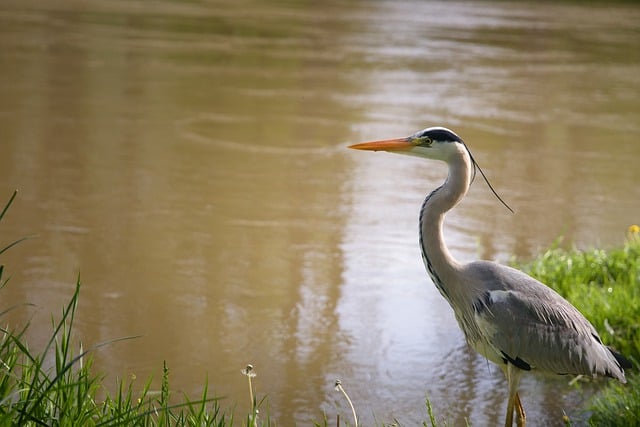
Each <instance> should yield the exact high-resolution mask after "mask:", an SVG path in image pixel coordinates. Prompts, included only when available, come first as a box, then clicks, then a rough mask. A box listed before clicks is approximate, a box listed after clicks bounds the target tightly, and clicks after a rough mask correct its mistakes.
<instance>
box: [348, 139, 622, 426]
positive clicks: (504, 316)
mask: <svg viewBox="0 0 640 427" xmlns="http://www.w3.org/2000/svg"><path fill="white" fill-rule="evenodd" d="M349 148H354V149H358V150H371V151H380V150H381V151H389V152H392V153H398V154H406V155H411V156H418V157H423V158H427V159H434V160H440V161H443V162H445V163H446V164H447V165H448V169H449V173H448V176H447V178H446V180H445V181H444V183H443V184H442V185H441V186H440V187H438V188H436V189H435V190H433V191H432V192H431V193H429V195H427V197H426V198H425V200H424V203H423V204H422V209H421V210H420V216H419V237H420V239H419V240H420V249H421V251H422V259H423V261H424V264H425V267H426V270H427V272H428V274H429V276H430V277H431V280H432V281H433V283H434V284H435V286H436V287H437V288H438V290H439V291H440V294H442V296H443V297H444V298H445V299H446V300H447V302H448V303H449V305H451V308H453V311H454V314H455V317H456V320H457V322H458V324H459V325H460V328H461V329H462V331H463V332H464V335H465V338H466V340H467V342H468V343H469V345H470V346H471V347H472V348H473V349H475V351H477V352H478V353H480V354H481V355H482V356H484V357H485V358H487V359H488V360H489V361H491V362H493V363H495V364H497V365H498V366H500V368H501V369H502V370H503V371H504V373H505V376H506V378H507V383H508V401H507V414H506V420H505V426H506V427H511V426H512V425H513V416H514V411H515V414H516V423H517V425H518V426H524V425H525V420H526V416H525V412H524V409H523V407H522V403H521V401H520V397H519V395H518V384H519V382H520V378H521V375H522V373H523V372H524V371H533V370H537V371H543V372H548V373H555V374H576V375H590V376H596V375H604V376H608V377H612V378H615V379H617V380H619V381H621V382H623V383H624V382H625V381H626V380H625V376H624V370H623V369H627V368H630V367H631V363H630V362H629V361H628V360H627V359H626V358H624V357H623V356H622V355H620V354H619V353H617V352H615V351H614V350H612V349H611V348H609V347H607V346H605V345H604V344H603V343H602V340H601V339H600V336H599V335H598V332H597V331H596V329H595V328H594V327H593V325H591V323H589V321H588V320H587V319H586V318H585V317H584V316H583V315H582V314H581V313H580V312H579V311H578V310H577V309H576V308H575V307H574V306H573V305H571V304H570V303H569V302H568V301H567V300H565V299H564V298H563V297H561V296H560V295H559V294H558V293H556V292H555V291H554V290H552V289H551V288H549V287H547V286H546V285H544V284H543V283H541V282H539V281H538V280H536V279H534V278H532V277H530V276H528V275H527V274H525V273H523V272H521V271H519V270H516V269H514V268H511V267H507V266H505V265H501V264H498V263H495V262H491V261H474V262H470V263H460V262H459V261H457V260H456V259H455V258H454V257H453V256H452V255H451V253H450V252H449V250H448V248H447V246H446V244H445V242H444V238H443V231H442V227H443V223H444V218H445V214H446V213H447V212H448V211H449V210H451V209H452V208H453V207H454V206H456V205H457V204H458V203H459V202H460V201H461V200H462V198H463V197H464V196H465V194H466V193H467V191H468V189H469V186H470V185H471V182H472V181H473V177H474V176H475V172H476V168H478V169H479V167H478V165H477V163H476V161H475V159H474V158H473V156H472V155H471V152H470V151H469V149H468V148H467V146H466V144H465V143H464V141H463V140H462V139H461V138H460V137H459V136H458V135H456V134H455V133H454V132H452V131H451V130H449V129H446V128H443V127H432V128H427V129H424V130H421V131H419V132H417V133H415V134H413V135H411V136H409V137H405V138H396V139H387V140H382V141H371V142H363V143H360V144H355V145H351V146H350V147H349ZM479 170H480V173H481V174H482V175H483V177H484V173H483V172H482V170H481V169H479ZM485 180H486V177H485ZM487 184H489V182H488V181H487ZM489 187H490V188H491V190H492V191H493V188H492V187H491V185H490V184H489ZM494 194H496V193H495V191H494ZM496 196H497V194H496ZM498 198H499V197H498ZM500 201H502V199H500ZM503 203H504V202H503ZM505 206H506V204H505ZM507 207H508V206H507Z"/></svg>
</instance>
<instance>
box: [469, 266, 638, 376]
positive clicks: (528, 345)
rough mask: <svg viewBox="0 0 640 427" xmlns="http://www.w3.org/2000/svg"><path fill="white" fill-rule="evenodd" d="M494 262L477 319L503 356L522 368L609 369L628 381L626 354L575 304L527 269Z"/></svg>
mask: <svg viewBox="0 0 640 427" xmlns="http://www.w3.org/2000/svg"><path fill="white" fill-rule="evenodd" d="M485 267H488V266H485ZM496 267H499V271H498V272H494V273H493V274H491V273H489V274H488V275H489V276H494V281H493V285H491V286H487V288H485V289H487V290H486V291H485V292H484V294H483V296H482V297H481V298H480V301H481V303H479V304H477V305H476V306H475V320H476V323H477V325H478V329H479V330H480V333H481V334H482V335H483V341H484V342H485V343H487V344H488V345H490V346H491V347H492V348H493V349H494V350H495V351H496V352H497V353H498V354H499V355H501V356H502V358H503V360H504V361H509V362H511V363H512V364H515V365H516V366H518V367H519V368H521V369H527V368H537V369H541V370H544V371H548V372H553V373H557V374H584V375H606V376H610V377H613V378H617V379H618V380H620V381H622V382H625V378H624V372H623V370H622V368H623V367H626V365H625V362H626V360H625V359H624V358H623V357H622V356H620V355H618V354H617V353H614V352H612V351H611V350H610V349H609V348H608V347H606V346H605V345H603V344H602V342H601V340H600V337H599V336H598V333H597V331H596V330H595V328H594V327H593V326H592V325H591V323H589V321H588V320H587V319H586V318H585V317H584V316H583V315H582V314H581V313H580V312H579V311H578V310H577V309H576V308H575V307H573V306H572V305H571V304H570V303H569V302H568V301H566V300H565V299H564V298H562V297H561V296H560V295H559V294H557V293H556V292H555V291H553V290H552V289H550V288H548V287H547V286H545V285H543V284H542V283H540V282H538V281H537V280H535V279H533V278H531V277H529V276H527V275H526V274H524V273H522V272H519V271H517V270H514V269H511V268H508V267H504V266H498V265H496ZM492 268H493V267H492ZM489 270H491V268H489ZM484 273H485V274H484V275H485V276H486V275H487V274H486V273H488V271H486V270H485V272H484ZM496 273H498V274H496ZM488 278H489V277H485V279H488Z"/></svg>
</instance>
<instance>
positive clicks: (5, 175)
mask: <svg viewBox="0 0 640 427" xmlns="http://www.w3.org/2000/svg"><path fill="white" fill-rule="evenodd" d="M218 3H220V4H218ZM639 18H640V8H639V7H638V6H634V5H618V6H615V5H606V7H604V6H602V7H599V6H582V5H574V4H567V5H550V4H545V5H542V6H541V5H537V4H534V3H526V2H521V3H513V4H512V3H504V2H497V3H482V4H473V3H472V4H469V3H451V2H446V3H432V2H410V1H401V2H364V1H362V2H350V3H349V4H342V3H338V2H335V3H333V2H329V3H327V2H323V3H318V4H316V3H313V4H303V3H299V2H295V1H293V2H286V3H280V4H264V3H260V2H248V3H233V4H227V2H225V4H222V3H221V2H209V3H206V4H200V3H183V2H176V1H163V2H154V3H153V4H149V3H135V2H134V3H131V2H120V1H117V0H109V1H103V2H99V3H98V2H96V3H93V4H92V3H84V2H80V3H76V2H67V3H62V4H52V3H50V2H45V1H41V0H29V1H20V2H18V1H8V2H3V4H2V6H0V27H1V28H2V37H0V71H1V73H2V76H3V77H4V78H3V79H2V80H1V81H0V95H1V96H0V140H2V155H1V156H0V176H1V180H0V183H1V184H0V186H1V187H0V190H1V191H0V193H1V194H5V198H6V197H8V195H9V194H10V193H11V191H12V190H13V189H14V188H19V189H20V195H19V198H18V200H17V202H16V204H15V206H14V207H13V208H12V211H11V212H10V215H9V216H8V217H7V221H6V223H4V224H3V227H2V230H3V231H2V240H3V241H5V240H7V241H10V240H11V239H12V238H17V237H21V236H24V235H32V234H36V235H37V238H36V239H34V240H31V241H29V242H26V243H24V244H22V245H20V246H19V247H17V248H15V249H13V250H12V251H11V252H10V253H7V254H3V256H4V259H3V260H2V263H3V264H6V266H7V268H8V270H10V273H11V274H12V276H13V278H12V280H11V282H10V285H9V286H8V287H7V288H6V289H3V290H2V295H3V301H9V302H10V303H5V304H4V305H7V304H15V303H19V302H31V303H34V304H36V305H37V309H35V315H34V313H33V311H29V310H27V309H25V310H23V311H22V312H20V313H16V314H15V315H14V317H13V318H12V320H13V321H16V322H21V321H25V320H26V319H29V318H31V316H34V317H33V321H32V323H33V328H32V330H31V334H32V338H31V339H32V341H33V343H34V344H33V345H34V346H37V345H38V344H41V343H42V342H43V340H44V339H45V338H44V337H46V334H47V333H48V330H49V329H48V323H47V322H48V319H49V313H51V312H54V313H57V312H58V311H59V307H60V306H61V305H62V304H63V303H64V301H66V299H67V298H68V297H69V295H70V294H71V292H72V289H73V284H74V280H75V277H76V275H77V274H78V272H80V274H81V278H82V281H83V283H84V285H83V288H82V296H81V301H80V308H79V315H78V322H79V324H78V333H79V334H80V336H81V337H82V339H83V341H84V343H85V347H86V346H88V345H89V344H90V343H98V342H102V341H106V340H109V339H111V338H116V337H121V336H128V335H138V334H142V335H144V336H143V338H141V339H140V340H138V341H134V342H126V343H118V344H114V345H111V346H108V347H106V348H103V349H101V350H100V351H99V352H97V353H96V355H95V357H96V365H97V367H98V368H100V369H104V370H105V371H106V372H108V373H109V377H108V378H109V379H110V380H111V379H113V378H115V377H116V376H125V377H127V376H129V375H130V374H132V373H135V374H136V375H137V376H138V378H144V377H146V376H147V375H150V374H151V373H155V374H156V376H157V375H158V372H159V370H160V367H161V366H162V361H163V360H167V363H168V365H169V366H170V368H171V381H172V383H173V385H174V386H175V387H176V388H177V389H180V390H184V391H186V392H189V393H197V392H199V391H200V389H201V387H202V382H203V380H204V377H205V373H207V372H208V378H209V382H210V388H211V389H212V390H213V391H214V392H215V393H218V394H220V395H224V396H227V397H229V402H238V410H239V411H240V413H242V412H241V411H243V410H245V409H246V407H245V406H243V405H245V403H246V400H247V397H246V390H245V388H246V384H245V382H244V378H243V377H242V376H241V375H240V373H239V372H240V369H242V368H243V367H244V366H245V365H246V363H249V362H251V363H252V364H253V365H254V366H255V367H256V370H257V372H258V377H257V378H256V385H257V388H258V394H259V395H263V394H268V395H269V397H270V401H271V410H272V412H273V413H274V414H275V415H276V416H277V417H278V419H279V420H280V422H281V423H282V424H283V425H289V424H291V423H292V422H293V420H296V421H297V422H298V423H300V424H309V420H310V419H316V420H318V419H320V418H321V417H322V412H323V411H326V413H327V415H328V416H329V417H330V418H332V417H333V414H335V413H336V411H340V412H343V413H344V411H345V410H346V408H345V405H344V402H343V401H342V400H341V399H340V396H339V395H338V394H337V393H335V392H334V391H333V382H334V380H335V378H341V379H342V382H343V384H344V386H345V388H346V389H347V391H348V392H349V394H350V396H351V397H352V398H353V400H354V401H355V402H356V407H357V408H358V411H359V412H360V416H361V418H362V419H363V421H364V422H365V423H367V424H371V423H372V420H373V418H374V415H375V416H376V417H377V419H378V420H381V421H383V420H384V421H387V420H391V419H393V418H394V417H396V418H398V419H399V420H400V421H401V422H403V423H406V424H408V425H412V424H414V423H416V422H418V421H420V420H423V419H426V409H425V406H424V398H425V397H426V396H429V398H430V399H431V402H432V403H433V405H434V407H435V409H436V412H437V413H438V414H441V415H442V416H443V417H446V418H447V419H448V420H450V422H451V423H453V425H458V424H461V423H462V422H463V420H464V418H465V417H468V418H469V419H470V420H471V421H472V422H473V423H474V424H477V425H489V424H496V423H499V422H501V420H502V417H503V412H504V406H505V404H504V399H505V397H506V390H505V388H504V387H505V383H504V380H503V379H502V377H501V374H500V373H499V372H497V369H496V368H494V367H492V366H490V365H488V364H487V363H486V362H484V361H483V360H482V359H481V358H480V357H478V356H476V355H475V354H473V353H472V352H471V351H470V350H469V349H468V348H467V347H466V345H465V344H464V342H463V338H462V335H461V333H460V332H459V331H458V329H457V325H456V324H455V321H454V320H453V316H452V313H451V310H450V308H449V307H448V306H447V304H446V302H445V301H444V300H443V299H442V298H441V297H440V296H439V294H438V293H437V291H436V290H435V288H434V287H433V286H432V285H431V283H429V281H428V279H427V276H426V274H425V272H424V268H423V266H422V265H421V259H420V254H419V250H418V247H417V244H416V240H417V211H418V208H419V206H420V203H421V201H422V198H423V197H424V195H425V194H426V193H427V192H428V191H430V190H431V189H432V188H434V187H435V186H436V185H438V184H439V182H440V181H441V180H442V179H443V178H444V175H445V173H446V171H445V169H444V168H443V167H442V166H441V165H433V164H431V163H428V162H424V161H420V160H419V159H406V158H399V157H395V156H391V155H385V154H377V155H375V154H371V153H351V152H348V150H346V149H345V148H344V147H345V146H346V145H347V144H348V143H353V142H357V141H360V140H366V139H371V138H381V137H392V136H402V135H406V134H409V133H412V132H414V131H415V130H418V129H421V128H424V127H427V126H431V125H445V126H448V127H451V128H453V129H454V130H455V131H457V132H458V133H460V134H461V135H462V136H463V137H464V138H465V140H466V141H467V143H468V144H469V146H470V147H471V149H472V150H473V152H474V155H475V157H476V158H477V160H478V161H479V162H480V164H481V165H482V166H483V168H484V170H485V171H486V173H487V174H488V175H489V177H490V179H491V180H492V182H493V184H494V186H495V187H496V188H497V189H498V191H499V192H500V193H501V195H502V196H503V197H504V198H505V199H506V200H507V202H508V203H509V204H510V205H511V206H512V207H514V208H515V210H516V212H517V213H516V214H515V215H511V214H509V213H508V212H507V211H506V210H505V209H504V207H502V206H501V205H500V204H499V203H498V202H497V201H496V200H495V199H494V198H493V196H492V195H491V193H490V191H489V190H488V188H487V187H486V186H485V185H484V184H483V183H482V182H481V180H480V179H478V180H477V182H476V183H475V185H474V187H473V188H472V191H471V192H470V194H469V196H468V197H467V199H466V200H465V201H464V202H463V203H462V204H461V206H460V207H459V209H457V210H455V211H454V212H452V213H451V214H450V216H449V217H448V221H447V230H446V235H447V238H448V242H449V244H450V246H451V248H452V251H453V253H454V254H455V255H456V256H457V257H458V258H460V259H463V260H471V259H475V258H477V257H478V256H480V257H482V258H489V259H499V260H502V261H506V260H508V258H509V257H510V256H511V255H517V256H521V257H531V256H533V255H534V254H536V253H537V252H538V251H539V250H540V249H541V248H543V247H545V246H547V245H549V244H550V243H551V242H552V241H553V240H554V239H556V238H557V236H559V235H564V236H566V238H567V240H568V241H571V242H575V243H576V244H577V245H579V246H593V245H604V246H609V245H615V244H617V243H619V242H620V241H621V239H622V238H623V236H624V234H625V230H626V228H627V226H628V225H630V224H632V223H637V222H638V221H639V219H638V217H637V215H638V214H637V213H638V211H639V208H640V205H639V202H638V200H640V190H639V189H638V187H637V185H636V182H637V180H638V169H637V161H636V159H637V158H638V155H639V154H640V152H639V151H638V150H640V146H638V144H636V140H637V138H638V135H639V134H640V122H639V121H638V120H637V118H638V115H637V112H638V111H639V110H640V108H639V107H640V105H639V102H640V101H638V100H639V99H640V96H638V95H639V93H638V88H640V77H639V76H640V73H638V67H639V66H640V51H638V49H637V46H638V43H639V42H640V40H639V39H640V34H639V33H638V32H637V22H638V20H639ZM1 194H0V196H1ZM40 325H43V326H40ZM113 382H115V381H113ZM565 382H566V380H564V379H556V380H540V379H536V378H527V379H526V380H525V381H524V382H523V397H524V399H525V404H526V406H527V409H528V410H529V418H530V419H532V420H533V419H535V420H536V421H539V425H546V424H549V425H553V424H556V423H557V421H558V417H559V416H560V415H561V414H562V411H563V410H564V411H566V412H568V413H569V414H574V416H578V417H579V414H578V413H577V412H576V411H578V409H577V408H579V405H580V401H581V397H580V395H579V394H578V393H575V392H574V393H571V392H570V389H569V387H567V386H566V384H565ZM454 402H455V403H454ZM537 424H538V423H537Z"/></svg>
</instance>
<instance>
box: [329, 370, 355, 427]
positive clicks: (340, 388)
mask: <svg viewBox="0 0 640 427" xmlns="http://www.w3.org/2000/svg"><path fill="white" fill-rule="evenodd" d="M335 389H336V391H339V392H340V393H342V395H343V396H344V398H345V399H347V402H348V403H349V407H350V408H351V414H352V415H353V425H354V426H355V427H358V415H357V414H356V408H355V407H354V406H353V402H352V401H351V399H350V398H349V395H348V394H347V392H346V391H345V390H344V388H343V387H342V381H340V380H339V379H337V380H336V383H335ZM338 425H340V421H339V419H338Z"/></svg>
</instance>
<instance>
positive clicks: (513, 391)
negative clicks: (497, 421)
mask: <svg viewBox="0 0 640 427" xmlns="http://www.w3.org/2000/svg"><path fill="white" fill-rule="evenodd" d="M506 373H507V382H508V383H509V400H508V402H507V418H506V420H505V422H504V425H505V427H513V410H514V406H515V405H516V401H518V402H520V398H519V397H518V384H519V383H520V375H521V373H522V372H521V371H520V369H518V368H516V367H515V366H514V365H512V364H511V363H507V369H506ZM519 406H520V408H522V405H521V404H520V405H519ZM523 414H524V411H523ZM518 419H520V411H518ZM518 425H519V424H518ZM523 425H524V424H523Z"/></svg>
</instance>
